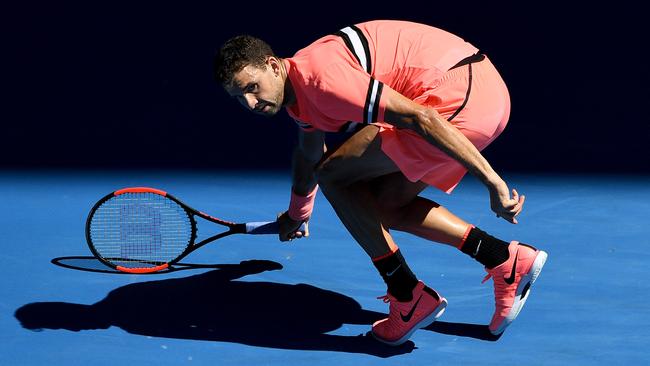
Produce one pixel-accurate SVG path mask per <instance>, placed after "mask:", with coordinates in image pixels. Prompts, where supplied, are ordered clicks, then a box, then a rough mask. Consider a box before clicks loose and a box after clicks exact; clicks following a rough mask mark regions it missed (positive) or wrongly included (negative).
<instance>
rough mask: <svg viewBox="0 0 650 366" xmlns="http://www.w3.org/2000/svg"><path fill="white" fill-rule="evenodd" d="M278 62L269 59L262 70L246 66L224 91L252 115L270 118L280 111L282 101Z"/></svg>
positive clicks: (281, 84)
mask: <svg viewBox="0 0 650 366" xmlns="http://www.w3.org/2000/svg"><path fill="white" fill-rule="evenodd" d="M279 62H281V61H279V60H277V59H269V60H267V63H266V64H265V65H264V67H263V68H259V67H255V66H251V65H247V66H246V67H244V68H243V69H242V70H241V71H239V72H238V73H236V74H235V75H234V77H233V82H232V85H229V86H226V87H225V88H226V91H227V92H228V94H230V96H231V97H233V98H237V100H238V101H239V102H240V103H241V104H242V105H243V106H244V107H245V108H246V109H249V110H251V111H252V112H253V113H256V114H260V115H263V116H267V117H271V116H273V115H275V114H276V113H278V112H279V111H280V108H282V101H283V99H284V81H283V80H282V77H281V76H280V75H281V73H280V71H279V67H280V66H279Z"/></svg>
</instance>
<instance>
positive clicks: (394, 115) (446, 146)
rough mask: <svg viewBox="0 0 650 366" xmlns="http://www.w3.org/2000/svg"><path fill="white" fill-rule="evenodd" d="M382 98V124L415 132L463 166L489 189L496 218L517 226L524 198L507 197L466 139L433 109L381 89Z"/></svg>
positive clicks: (500, 181) (503, 186)
mask: <svg viewBox="0 0 650 366" xmlns="http://www.w3.org/2000/svg"><path fill="white" fill-rule="evenodd" d="M381 97H382V99H384V102H385V103H386V108H385V112H384V121H385V122H387V123H390V124H392V125H394V126H395V127H397V128H405V129H410V130H413V131H415V132H417V133H418V134H419V135H420V136H422V137H423V138H424V139H425V140H427V141H428V142H429V143H431V144H432V145H434V146H436V147H437V148H439V149H440V150H442V151H443V152H445V153H446V154H447V155H449V156H450V157H452V158H454V159H455V160H456V161H458V162H459V163H460V164H462V165H463V166H464V167H465V168H466V169H467V170H468V171H469V172H470V173H472V174H473V175H474V176H476V177H477V178H478V179H479V180H480V181H481V182H482V183H483V184H484V185H485V186H486V187H487V188H488V190H489V192H490V203H491V207H492V210H493V211H494V212H495V213H496V214H497V216H500V217H502V218H504V219H505V220H507V221H509V222H511V223H515V224H516V223H517V219H516V218H515V216H517V215H518V214H519V212H520V211H521V209H522V208H523V204H524V200H525V197H524V196H523V195H522V196H519V194H518V193H517V191H516V190H514V189H513V190H512V194H513V195H512V197H511V196H510V191H509V189H508V186H507V184H506V182H504V181H503V179H501V177H500V176H499V175H498V174H497V173H496V172H495V171H494V169H492V166H490V164H489V163H488V161H487V160H486V159H485V158H484V157H483V155H481V153H480V152H479V151H478V149H477V148H476V147H475V146H474V145H473V144H472V143H471V142H470V141H469V140H468V139H467V137H465V135H463V134H462V133H461V132H460V131H459V130H458V129H457V128H456V127H454V126H453V125H452V124H451V123H450V122H449V121H447V120H446V119H445V118H444V117H442V116H441V115H440V114H439V113H438V112H437V111H436V110H434V109H433V108H429V107H426V106H422V105H419V104H417V103H415V102H413V101H412V100H410V99H408V98H406V97H405V96H403V95H401V94H400V93H398V92H396V91H395V90H393V89H391V88H384V90H383V94H382V96H381Z"/></svg>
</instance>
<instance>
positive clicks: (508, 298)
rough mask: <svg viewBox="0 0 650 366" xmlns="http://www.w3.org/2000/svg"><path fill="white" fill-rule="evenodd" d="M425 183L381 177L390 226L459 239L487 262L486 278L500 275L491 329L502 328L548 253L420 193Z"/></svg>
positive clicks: (380, 196)
mask: <svg viewBox="0 0 650 366" xmlns="http://www.w3.org/2000/svg"><path fill="white" fill-rule="evenodd" d="M425 187H426V185H425V184H423V183H421V182H417V183H412V182H410V181H408V180H407V179H406V177H404V176H403V175H402V174H400V173H394V174H390V175H387V176H384V177H381V178H379V179H377V180H375V181H374V182H373V188H374V189H373V190H374V192H375V196H376V197H377V202H380V212H381V217H382V221H383V222H384V224H385V225H386V227H387V228H389V229H395V230H400V231H405V232H408V233H411V234H414V235H417V236H420V237H423V238H426V239H429V240H432V241H436V242H439V243H444V244H449V245H453V246H455V247H457V248H458V249H460V250H461V251H462V252H463V253H465V254H467V255H469V256H470V257H472V258H474V259H475V260H476V261H478V262H479V263H481V264H483V265H484V266H485V269H486V271H487V272H488V276H487V277H486V280H487V279H488V278H489V277H492V278H493V280H494V293H495V308H496V309H495V312H494V315H493V316H492V320H491V322H490V325H489V329H490V331H491V332H492V333H493V334H495V335H498V334H501V333H502V332H503V331H504V330H505V328H506V327H507V326H508V325H509V324H510V323H511V322H512V321H513V320H514V319H515V318H516V317H517V315H518V314H519V312H520V311H521V309H522V307H523V306H524V304H525V302H526V300H527V298H528V294H529V289H530V285H532V283H534V282H535V280H536V279H537V277H538V276H539V273H540V271H541V269H542V267H543V266H544V263H545V261H546V257H547V254H546V253H545V252H543V251H539V250H537V249H536V248H534V247H531V246H530V245H527V244H523V243H519V242H516V241H513V242H510V243H507V242H505V241H502V240H499V239H497V238H495V237H492V236H491V235H489V234H487V233H486V232H484V231H482V230H480V229H478V228H476V227H474V226H472V225H469V224H467V223H466V222H465V221H463V220H462V219H460V218H458V217H457V216H455V215H454V214H452V213H451V212H449V211H448V210H446V209H445V208H444V207H442V206H440V205H438V204H437V203H435V202H433V201H430V200H428V199H426V198H423V197H419V196H417V195H418V194H419V193H420V192H421V191H422V190H423V189H424V188H425ZM484 282H485V280H484Z"/></svg>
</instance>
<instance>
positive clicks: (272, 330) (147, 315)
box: [15, 260, 415, 357]
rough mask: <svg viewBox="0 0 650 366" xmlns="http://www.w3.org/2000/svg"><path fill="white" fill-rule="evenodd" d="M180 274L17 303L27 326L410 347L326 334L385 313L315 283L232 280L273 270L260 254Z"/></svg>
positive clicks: (354, 347) (354, 349)
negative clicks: (74, 297)
mask: <svg viewBox="0 0 650 366" xmlns="http://www.w3.org/2000/svg"><path fill="white" fill-rule="evenodd" d="M219 268H220V269H217V270H211V271H208V272H205V273H201V274H197V275H194V276H188V277H184V278H174V279H164V280H156V281H147V282H140V283H134V284H129V285H126V286H123V287H120V288H117V289H115V290H113V291H111V292H110V293H109V294H108V295H107V296H106V298H104V299H103V300H101V301H99V302H97V303H95V304H92V305H84V304H73V303H64V302H37V303H31V304H27V305H24V306H22V307H20V308H19V309H18V310H16V313H15V316H16V318H17V319H18V320H19V321H20V323H21V324H22V326H23V327H24V328H27V329H32V330H42V329H67V330H71V331H81V330H89V329H107V328H109V327H111V326H116V327H120V328H122V329H123V330H125V331H127V332H129V333H132V334H139V335H146V336H152V337H164V338H178V339H194V340H205V341H219V342H232V343H241V344H246V345H251V346H258V347H270V348H279V349H295V350H320V351H339V352H350V353H365V354H369V355H373V356H377V357H390V356H394V355H399V354H404V353H409V352H411V351H412V350H413V349H414V348H415V345H414V343H413V342H411V341H408V342H407V343H405V344H403V345H402V346H399V347H388V346H385V345H383V344H381V343H379V342H377V341H376V340H374V339H373V338H372V337H371V336H367V335H363V334H360V335H358V336H341V335H330V334H326V333H328V332H331V331H334V330H336V329H338V328H340V327H341V326H342V325H344V324H368V325H370V324H372V323H373V322H374V321H376V320H378V319H381V318H383V317H385V315H384V314H382V313H378V312H374V311H368V310H364V309H362V308H361V305H360V304H359V303H357V302H356V301H355V300H353V299H352V298H350V297H348V296H345V295H342V294H339V293H336V292H332V291H328V290H324V289H321V288H318V287H314V286H310V285H305V284H298V285H288V284H281V283H272V282H243V281H235V280H236V279H238V278H241V277H243V276H246V275H250V274H255V273H260V272H264V271H272V270H279V269H281V268H282V265H280V264H279V263H276V262H272V261H266V260H251V261H244V262H241V263H240V264H232V265H219Z"/></svg>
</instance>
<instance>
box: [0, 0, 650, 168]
mask: <svg viewBox="0 0 650 366" xmlns="http://www.w3.org/2000/svg"><path fill="white" fill-rule="evenodd" d="M297 4H302V5H300V6H298V5H297ZM631 6H632V5H631V4H625V3H623V2H620V1H619V2H616V3H608V4H607V5H606V7H605V6H603V7H602V8H601V7H599V5H589V6H588V7H585V5H578V4H573V3H572V2H569V1H563V2H560V1H553V2H524V1H520V2H510V3H508V2H491V1H480V2H478V1H477V2H467V1H464V2H461V1H454V2H442V1H391V2H388V1H383V2H381V3H380V2H377V1H364V2H355V1H329V2H309V1H305V2H301V3H298V2H286V1H275V2H274V1H268V2H252V1H235V2H228V3H225V4H224V2H223V1H222V2H221V4H218V3H217V1H213V2H211V3H210V4H208V5H206V4H204V5H188V4H185V3H184V2H177V3H170V2H152V3H144V2H137V1H134V2H132V3H130V4H118V3H112V2H105V3H101V4H100V3H97V2H89V3H85V4H73V3H66V2H64V3H59V2H42V3H36V2H21V4H20V5H16V4H14V5H12V6H11V8H9V9H3V12H2V14H1V15H0V17H1V19H0V20H1V21H0V23H1V25H0V27H2V29H1V30H2V34H3V38H4V40H3V46H2V61H1V62H2V64H3V66H2V75H3V77H2V84H3V85H2V90H3V92H2V94H3V95H2V112H1V115H0V116H1V118H2V121H1V123H2V133H1V134H0V136H1V139H2V143H1V144H0V167H2V168H17V167H79V168H86V167H95V168H105V167H133V168H143V167H157V168H164V167H170V168H208V169H222V168H247V169H261V168H286V167H288V166H289V156H290V151H291V149H292V146H293V144H294V140H295V138H294V130H295V127H294V126H293V124H292V122H290V120H289V118H288V117H287V116H286V114H285V113H284V112H283V113H281V114H280V115H278V116H276V117H275V118H272V119H265V118H262V117H257V116H254V115H252V114H250V113H248V112H246V111H245V110H244V109H242V108H241V107H240V106H239V105H238V104H237V103H236V102H234V101H233V100H231V99H230V98H228V97H227V95H226V94H225V93H224V92H223V91H222V90H221V89H220V88H219V87H218V86H217V85H215V84H214V82H213V81H212V75H211V62H212V56H213V54H214V52H215V51H216V50H217V49H218V47H219V46H220V45H221V44H222V42H224V41H225V40H226V39H227V38H229V37H231V36H233V35H236V34H240V33H250V34H253V35H257V36H259V37H261V38H264V39H266V40H267V41H268V42H269V43H270V44H271V45H272V46H273V47H274V49H275V51H276V52H277V53H278V54H279V55H280V56H290V55H292V54H293V53H294V52H295V51H296V50H298V49H300V48H302V47H304V46H306V45H307V44H309V43H310V42H311V41H313V40H315V39H316V38H318V37H320V36H322V35H324V34H327V33H330V32H332V31H334V30H337V29H339V28H341V27H344V26H346V25H349V24H351V23H355V22H361V21H365V20H370V19H377V18H385V19H388V18H390V19H404V20H411V21H418V22H423V23H428V24H431V25H434V26H438V27H441V28H443V29H446V30H449V31H451V32H454V33H456V34H458V35H460V36H461V37H463V38H465V39H466V40H468V41H470V42H471V43H473V44H475V45H476V46H477V47H479V48H480V49H482V50H483V51H484V52H485V53H487V54H489V55H490V57H491V59H492V60H493V62H494V63H495V64H496V65H497V67H498V68H499V69H500V71H501V73H502V75H503V77H504V79H505V80H506V82H507V84H508V85H509V88H510V92H511V96H512V105H513V109H512V114H511V120H510V124H509V127H508V128H507V129H506V131H505V132H504V134H503V135H502V137H500V138H499V139H498V140H497V141H496V142H495V144H493V146H491V147H489V148H488V149H487V150H486V152H485V154H486V155H487V156H488V158H489V159H490V160H491V161H492V163H493V165H495V166H496V167H497V169H500V170H510V171H564V172H601V171H607V172H614V173H616V172H642V173H648V172H650V158H649V156H650V154H648V152H647V145H648V143H647V141H648V139H649V138H650V118H648V114H647V106H648V104H649V101H648V97H649V96H650V92H649V91H650V90H649V89H650V88H649V87H648V85H649V82H650V77H649V75H650V71H649V70H648V68H649V67H648V62H649V59H648V57H647V55H648V52H647V51H646V48H647V47H648V40H647V39H646V34H647V31H646V30H645V25H646V23H647V20H646V19H644V15H643V14H644V13H643V12H642V11H641V10H640V9H634V8H632V7H631Z"/></svg>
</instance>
